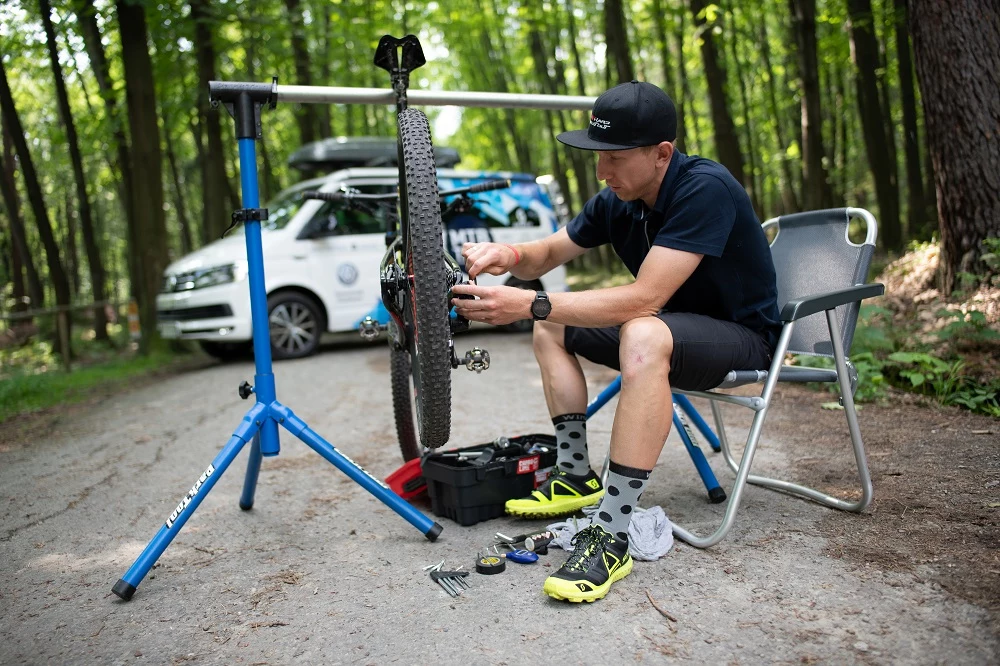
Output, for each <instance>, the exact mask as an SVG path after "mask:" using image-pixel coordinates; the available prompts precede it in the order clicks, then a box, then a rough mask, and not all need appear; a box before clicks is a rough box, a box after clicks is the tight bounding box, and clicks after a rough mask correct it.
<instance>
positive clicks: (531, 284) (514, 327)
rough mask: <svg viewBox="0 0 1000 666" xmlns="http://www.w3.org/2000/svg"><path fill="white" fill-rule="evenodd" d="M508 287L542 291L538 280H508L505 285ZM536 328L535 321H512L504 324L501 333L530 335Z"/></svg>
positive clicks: (514, 278)
mask: <svg viewBox="0 0 1000 666" xmlns="http://www.w3.org/2000/svg"><path fill="white" fill-rule="evenodd" d="M504 284H505V285H507V286H508V287H517V288H518V289H530V290H531V291H541V290H542V283H541V282H539V281H538V280H527V281H526V280H520V279H518V278H516V277H512V278H510V279H508V280H507V281H506V282H505V283H504ZM534 327H535V321H534V320H533V319H521V320H519V321H512V322H511V323H509V324H504V325H503V326H500V327H499V328H500V330H501V331H507V332H508V333H530V332H531V331H532V330H533V329H534Z"/></svg>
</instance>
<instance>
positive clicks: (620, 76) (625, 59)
mask: <svg viewBox="0 0 1000 666" xmlns="http://www.w3.org/2000/svg"><path fill="white" fill-rule="evenodd" d="M604 41H605V44H606V45H607V59H608V72H609V74H611V76H609V78H610V79H611V81H612V85H615V84H618V83H628V82H629V81H631V80H632V79H634V78H635V69H634V68H633V67H632V54H631V53H630V51H629V45H628V27H627V26H626V25H625V8H624V7H623V6H622V2H621V0H604ZM612 72H613V74H612ZM616 79H617V80H616Z"/></svg>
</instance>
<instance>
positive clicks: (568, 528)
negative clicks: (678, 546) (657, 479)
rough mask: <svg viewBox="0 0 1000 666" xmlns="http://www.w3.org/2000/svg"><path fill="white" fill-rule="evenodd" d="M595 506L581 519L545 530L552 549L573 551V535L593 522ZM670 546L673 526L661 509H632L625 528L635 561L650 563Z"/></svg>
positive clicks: (588, 508)
mask: <svg viewBox="0 0 1000 666" xmlns="http://www.w3.org/2000/svg"><path fill="white" fill-rule="evenodd" d="M596 511H597V505H596V504H595V505H593V506H586V507H584V508H583V513H584V517H583V518H570V519H569V520H564V521H562V522H558V523H552V524H551V525H549V526H548V529H549V530H550V531H552V533H553V534H554V535H555V536H554V537H553V539H552V544H551V545H553V546H558V547H560V548H562V549H563V550H573V546H572V545H571V544H570V541H571V540H572V539H573V537H574V536H576V533H577V532H579V531H580V530H582V529H583V528H585V527H588V526H589V525H590V524H591V522H592V521H593V515H594V513H595V512H596ZM673 545H674V532H673V526H672V525H671V524H670V519H669V518H667V514H665V513H664V512H663V509H662V508H660V507H659V506H653V507H650V508H648V509H641V508H639V507H636V509H635V511H634V512H633V513H632V522H630V523H629V526H628V552H629V553H630V554H631V555H632V557H634V558H635V559H637V560H645V561H648V562H651V561H653V560H658V559H660V558H661V557H663V556H664V555H666V554H667V553H668V552H669V551H670V549H671V548H672V547H673Z"/></svg>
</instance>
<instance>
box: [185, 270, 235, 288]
mask: <svg viewBox="0 0 1000 666" xmlns="http://www.w3.org/2000/svg"><path fill="white" fill-rule="evenodd" d="M235 281H236V265H235V264H229V265H227V266H216V267H214V268H206V269H205V270H203V271H198V272H197V273H195V274H194V284H193V285H192V286H191V288H192V289H204V288H205V287H214V286H215V285H217V284H226V283H227V282H235Z"/></svg>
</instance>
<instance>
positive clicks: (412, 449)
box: [389, 349, 420, 462]
mask: <svg viewBox="0 0 1000 666" xmlns="http://www.w3.org/2000/svg"><path fill="white" fill-rule="evenodd" d="M389 376H390V377H391V379H392V413H393V416H395V418H396V437H397V438H398V439H399V451H400V453H402V454H403V462H408V461H410V460H413V459H414V458H419V457H420V444H418V443H417V429H416V426H415V425H414V423H413V398H412V397H411V396H412V395H413V385H412V384H410V354H409V352H407V351H404V350H402V349H390V350H389Z"/></svg>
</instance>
